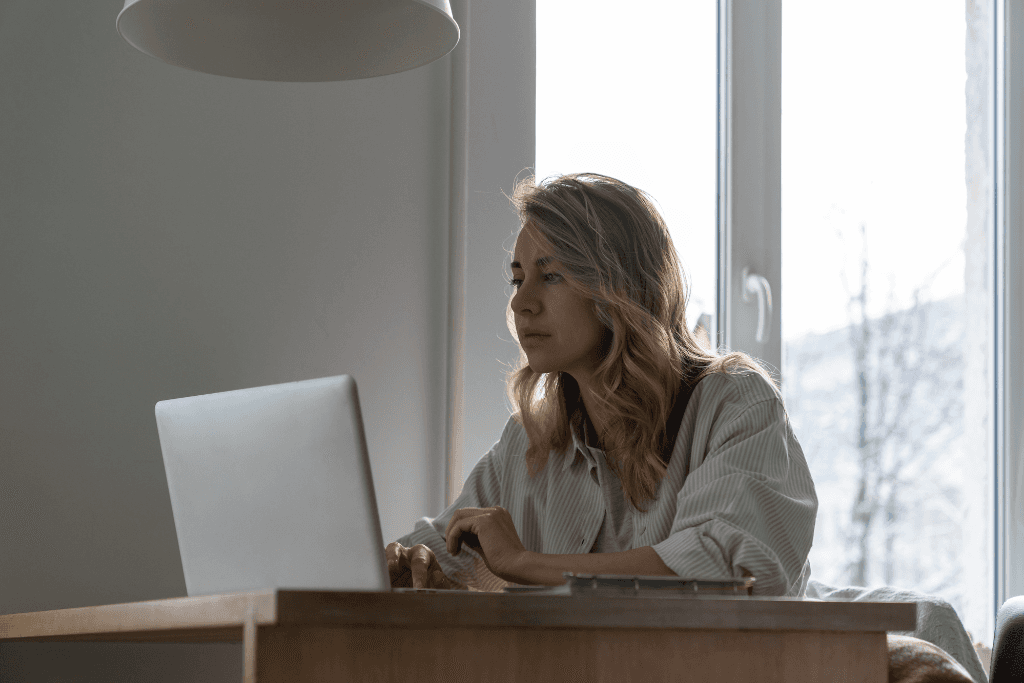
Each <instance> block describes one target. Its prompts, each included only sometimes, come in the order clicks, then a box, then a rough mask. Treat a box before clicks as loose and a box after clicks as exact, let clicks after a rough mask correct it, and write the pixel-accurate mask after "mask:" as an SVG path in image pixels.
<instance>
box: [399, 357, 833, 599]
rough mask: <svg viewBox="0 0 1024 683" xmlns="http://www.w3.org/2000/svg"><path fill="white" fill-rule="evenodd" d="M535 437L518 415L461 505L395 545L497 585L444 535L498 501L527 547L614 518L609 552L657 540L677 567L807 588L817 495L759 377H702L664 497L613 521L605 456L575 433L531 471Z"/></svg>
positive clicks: (563, 542)
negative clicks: (466, 515) (462, 513)
mask: <svg viewBox="0 0 1024 683" xmlns="http://www.w3.org/2000/svg"><path fill="white" fill-rule="evenodd" d="M528 445H529V441H528V439H527V436H526V431H525V430H524V429H523V427H522V425H520V424H519V423H518V422H516V421H515V419H511V418H510V419H509V421H508V423H507V424H506V425H505V429H504V430H503V431H502V434H501V438H500V439H499V440H498V442H497V443H496V444H494V446H493V447H492V448H491V450H490V451H489V452H488V453H487V454H486V455H484V457H483V458H481V459H480V462H478V463H477V464H476V466H475V467H474V468H473V471H472V472H471V473H470V475H469V477H468V478H467V479H466V482H465V484H464V485H463V487H462V492H461V493H460V494H459V497H458V498H457V499H456V500H455V502H453V503H452V505H451V506H450V507H448V509H446V510H445V511H444V512H442V513H441V514H440V515H439V516H437V517H435V518H433V519H430V518H423V519H421V520H419V521H418V522H416V525H415V528H414V530H413V531H412V533H410V534H407V535H405V536H403V537H402V538H400V539H398V542H399V543H401V544H402V545H404V546H406V547H411V546H413V545H416V544H418V543H422V544H424V545H426V546H427V547H429V548H430V549H431V550H432V551H433V552H434V555H435V556H436V557H437V561H438V563H439V564H440V565H441V568H442V570H444V572H445V574H446V575H448V576H449V577H451V578H452V579H455V580H456V581H459V582H461V583H464V584H466V585H468V586H470V587H472V588H477V589H480V590H498V589H500V588H501V587H502V586H505V585H508V584H507V583H506V582H505V581H503V580H501V579H500V578H498V577H497V576H495V575H494V574H492V573H491V572H490V571H489V570H488V569H487V567H486V566H485V565H484V563H483V561H482V560H481V559H480V557H479V556H478V555H477V554H476V553H474V552H473V551H472V550H470V549H468V548H466V547H465V546H463V552H460V553H459V556H458V557H453V556H452V555H451V554H449V553H448V551H447V549H446V547H445V539H444V532H445V529H446V528H447V526H448V522H449V521H450V520H451V517H452V514H453V513H454V512H455V510H458V509H459V508H464V507H478V508H483V507H494V506H501V507H503V508H505V509H506V510H508V512H509V514H510V515H511V517H512V521H513V522H514V524H515V527H516V531H517V532H518V534H519V538H520V540H521V541H522V543H523V546H524V547H525V548H526V549H527V550H530V551H534V552H540V553H549V554H571V553H588V552H590V551H591V550H592V549H593V548H594V544H595V540H596V539H597V537H598V532H599V531H600V530H601V529H602V525H603V524H610V525H611V526H610V527H605V529H604V534H602V544H603V549H608V548H617V549H621V550H628V549H632V548H641V547H644V546H651V547H652V548H653V549H654V550H655V552H657V554H658V556H659V557H660V558H661V559H662V561H663V562H664V563H665V565H666V566H668V567H669V569H671V570H672V571H673V572H675V573H676V574H677V575H678V576H682V577H686V578H720V577H736V578H740V577H742V576H744V575H753V576H754V577H755V579H756V581H755V583H754V593H755V594H759V595H790V596H802V595H803V594H804V590H805V588H806V585H807V579H808V578H809V576H810V565H809V564H808V562H807V554H808V552H809V551H810V549H811V539H812V537H813V535H814V517H815V514H816V512H817V509H818V499H817V496H816V495H815V492H814V483H813V482H812V481H811V474H810V471H809V470H808V468H807V462H806V460H805V459H804V454H803V451H802V450H801V448H800V444H799V443H798V442H797V440H796V436H795V435H794V434H793V430H792V429H791V428H790V424H789V420H788V418H787V416H786V412H785V408H784V407H783V405H782V400H781V399H780V398H779V396H778V394H777V393H776V392H775V390H774V388H773V387H772V386H771V385H770V384H769V383H768V382H767V380H765V379H764V378H763V377H762V376H760V375H758V374H756V373H753V372H742V373H728V374H726V373H713V374H710V375H708V376H706V377H705V378H704V379H702V380H701V381H700V382H699V383H698V384H697V386H696V388H695V389H694V391H693V395H692V396H691V398H690V401H689V404H688V405H687V407H686V411H685V412H684V413H683V419H682V424H681V425H680V428H679V433H678V435H677V437H676V441H675V445H674V447H673V450H672V458H671V460H670V461H669V465H668V472H667V474H666V476H665V478H664V479H663V480H662V481H661V483H660V484H659V487H658V491H657V498H656V500H655V501H654V502H653V503H648V504H647V505H646V508H647V509H646V510H645V511H638V510H637V509H635V508H634V507H633V506H631V505H628V503H627V504H626V506H625V509H626V512H625V515H626V518H628V521H624V523H622V524H620V525H619V527H617V528H616V527H615V524H616V522H615V521H614V520H611V521H608V520H606V513H607V507H608V501H609V498H608V497H607V496H606V494H605V491H606V490H607V488H608V486H606V485H604V484H605V482H607V484H608V485H611V482H610V480H608V479H607V477H606V478H605V479H604V480H603V481H602V479H601V476H598V477H595V476H594V475H592V474H591V470H592V469H594V468H596V469H598V470H599V471H600V469H601V468H600V465H601V463H599V462H598V460H597V455H596V454H594V453H591V452H589V450H588V449H589V447H588V445H587V444H586V443H584V442H583V441H582V440H581V439H580V438H579V436H578V435H575V434H574V435H573V443H572V445H571V446H570V447H569V448H568V449H567V450H566V451H565V452H561V453H558V452H554V451H553V452H552V453H550V454H549V457H548V462H547V464H546V465H545V466H544V468H543V469H542V470H541V471H540V472H538V473H537V474H536V475H535V476H533V477H531V476H530V474H529V472H528V471H527V465H526V458H525V456H526V449H527V447H528ZM600 455H602V456H603V454H600ZM602 459H603V458H602ZM604 468H605V469H607V463H604ZM608 473H610V470H608ZM603 474H604V473H602V475H603ZM615 484H616V485H618V486H620V487H621V484H620V483H619V482H615ZM613 516H614V515H612V516H609V519H611V517H613ZM627 532H628V534H627ZM623 535H628V537H629V542H628V544H627V545H626V546H625V547H623V546H622V545H621V544H620V543H619V540H620V539H622V538H623Z"/></svg>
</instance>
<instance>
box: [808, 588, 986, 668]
mask: <svg viewBox="0 0 1024 683" xmlns="http://www.w3.org/2000/svg"><path fill="white" fill-rule="evenodd" d="M807 597H808V598H817V599H819V600H853V601H860V602H916V603H917V628H916V629H915V630H914V631H893V632H891V633H890V634H889V635H890V638H889V657H890V677H891V676H892V673H893V665H894V664H896V663H899V662H900V661H904V660H906V659H907V658H908V653H913V652H914V648H913V644H912V643H911V642H910V641H908V640H906V639H905V638H900V636H904V637H911V638H918V639H920V640H924V641H927V642H929V643H932V644H933V645H935V646H937V647H938V648H940V649H941V650H943V651H945V652H946V653H948V654H949V655H950V656H951V657H952V658H953V659H954V660H955V661H956V662H957V663H958V664H960V665H961V666H962V667H963V668H964V669H965V670H966V672H967V674H968V675H970V677H971V678H972V679H973V680H974V683H988V677H987V676H986V675H985V669H984V667H982V665H981V660H980V659H979V658H978V653H977V652H975V650H974V645H973V644H972V643H971V639H970V637H969V636H968V635H967V631H966V630H965V629H964V625H963V624H962V623H961V622H960V617H958V616H957V614H956V610H954V609H953V608H952V606H950V604H949V603H948V602H946V601H945V600H943V599H942V598H938V597H935V596H932V595H925V594H923V593H918V592H916V591H910V590H903V589H900V588H893V587H892V586H882V587H880V588H862V587H859V586H849V587H845V588H839V587H836V586H828V585H826V584H823V583H821V582H820V581H816V580H814V579H811V580H810V581H808V582H807ZM892 636H897V637H896V638H893V637H892ZM918 649H920V648H918ZM901 658H902V660H901Z"/></svg>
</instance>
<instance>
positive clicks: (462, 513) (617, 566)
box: [445, 507, 675, 586]
mask: <svg viewBox="0 0 1024 683" xmlns="http://www.w3.org/2000/svg"><path fill="white" fill-rule="evenodd" d="M445 542H446V546H445V549H446V550H447V551H448V552H449V553H451V554H452V555H453V556H458V555H460V553H461V547H462V546H463V545H466V546H469V547H471V548H473V550H475V551H477V552H478V553H480V555H481V556H482V557H483V558H484V562H486V563H487V568H488V569H489V570H490V571H491V572H492V573H493V574H494V575H495V576H497V577H499V578H501V579H504V580H505V581H511V582H512V583H520V584H526V585H536V584H540V585H547V586H557V585H559V584H561V583H565V579H564V578H563V577H562V572H575V573H577V574H630V575H635V576H675V572H673V571H672V570H671V569H669V567H668V565H666V564H665V563H664V562H663V561H662V559H661V557H659V556H658V553H656V552H655V551H654V548H651V547H650V546H647V547H643V548H634V549H633V550H627V551H625V552H620V553H588V554H569V555H554V554H545V553H538V552H533V551H529V550H526V549H525V548H524V547H523V544H522V542H521V541H520V539H519V535H518V534H517V532H516V528H515V525H514V524H513V522H512V517H511V515H509V513H508V511H507V510H505V509H504V508H502V507H491V508H463V509H461V510H457V511H456V512H455V514H454V515H453V516H452V520H451V522H449V523H448V528H447V529H446V530H445Z"/></svg>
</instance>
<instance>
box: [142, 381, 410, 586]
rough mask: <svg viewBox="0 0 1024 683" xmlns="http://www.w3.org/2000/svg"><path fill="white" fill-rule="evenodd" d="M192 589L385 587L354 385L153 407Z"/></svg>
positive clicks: (280, 388) (282, 387) (318, 384)
mask: <svg viewBox="0 0 1024 683" xmlns="http://www.w3.org/2000/svg"><path fill="white" fill-rule="evenodd" d="M156 423H157V429H158V431H159V433H160V447H161V449H162V450H163V457H164V468H165V469H166V471H167V486H168V488H169V489H170V494H171V508H172V510H173V512H174V526H175V529H176V531H177V535H178V546H179V550H180V552H181V565H182V568H183V569H184V572H185V586H186V587H187V589H188V594H189V595H208V594H211V593H227V592H234V591H242V590H253V589H272V588H297V589H322V590H390V580H389V578H388V571H387V564H386V561H385V559H384V543H383V539H382V537H381V529H380V518H379V516H378V512H377V501H376V496H375V494H374V488H373V478H372V476H371V474H370V460H369V456H368V453H367V450H366V436H365V434H364V432H363V421H362V416H361V414H360V412H359V397H358V394H357V392H356V383H355V380H353V379H352V378H351V377H349V376H348V375H341V376H338V377H327V378H324V379H314V380H308V381H303V382H292V383H289V384H278V385H273V386H266V387H257V388H254V389H242V390H239V391H228V392H224V393H220V394H208V395H205V396H193V397H191V398H179V399H174V400H170V401H160V402H159V403H157V404H156Z"/></svg>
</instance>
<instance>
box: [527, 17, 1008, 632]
mask: <svg viewBox="0 0 1024 683" xmlns="http://www.w3.org/2000/svg"><path fill="white" fill-rule="evenodd" d="M995 4H996V3H994V2H988V1H986V0H965V2H943V3H935V2H929V1H926V0H900V1H899V2H895V3H893V2H882V1H878V0H872V1H871V2H864V3H845V4H843V3H839V4H837V3H827V2H826V3H822V2H814V1H813V0H781V21H780V20H779V16H780V12H779V9H778V8H779V6H780V0H767V1H766V2H765V3H763V4H762V3H757V2H745V3H740V2H729V1H728V0H720V2H719V3H717V7H716V3H713V2H686V3H679V2H669V1H667V0H645V1H643V2H638V3H633V4H632V5H630V7H629V9H628V11H623V6H622V5H621V3H611V2H595V3H589V4H588V6H587V10H586V11H585V12H583V11H580V9H579V5H578V3H570V2H568V1H567V0H537V20H538V26H537V173H538V175H539V176H541V177H543V176H546V175H550V174H554V173H564V172H572V171H597V172H601V173H605V174H608V175H613V176H617V177H619V178H621V179H622V180H625V181H627V182H630V183H633V184H635V185H637V186H639V187H641V188H643V189H645V190H647V191H648V192H650V193H651V194H652V195H653V196H654V197H655V198H656V199H657V200H658V202H659V203H660V204H661V206H662V208H663V209H664V213H665V216H666V218H667V219H668V223H669V226H670V228H671V229H672V231H673V237H674V240H675V242H676V246H677V248H678V250H679V252H680V255H681V257H682V260H683V263H684V266H685V267H686V268H687V270H688V272H689V274H690V276H691V279H692V281H693V289H694V297H693V300H692V301H691V305H690V308H689V311H688V319H689V321H690V324H691V325H693V324H694V323H695V322H696V320H697V316H698V315H700V314H702V313H710V312H712V311H715V310H717V311H719V312H720V313H721V315H720V316H719V317H720V318H721V319H720V320H719V321H718V330H719V332H720V334H719V336H718V341H719V342H720V343H726V344H729V345H731V346H732V347H733V348H736V349H740V350H744V351H748V352H750V353H752V354H753V355H756V356H758V357H759V358H761V359H762V360H763V361H765V362H766V363H767V364H768V365H769V366H770V368H771V369H772V370H773V371H774V372H776V374H777V376H778V377H779V379H780V381H781V383H782V386H783V391H784V394H785V398H786V401H787V405H788V409H789V411H790V414H791V418H792V420H793V423H794V426H795V429H796V432H797V435H798V437H799V439H800V441H801V443H802V444H803V447H804V450H805V453H806V456H807V459H808V461H809V464H810V466H811V469H812V472H813V474H814V477H815V481H816V483H817V486H818V492H819V498H820V511H819V516H818V520H817V527H816V532H815V542H814V547H813V549H812V552H811V562H812V567H813V578H817V579H819V580H821V581H823V582H826V583H830V584H839V585H851V584H862V585H879V584H891V585H897V586H901V587H906V588H912V589H916V590H919V591H922V592H925V593H930V594H937V595H941V596H943V597H945V598H946V599H947V600H948V601H949V602H950V603H951V604H952V605H953V606H954V607H955V608H956V609H957V611H958V613H959V614H960V616H961V618H962V619H963V621H964V623H965V625H966V627H967V629H968V630H970V631H971V632H972V634H973V636H974V638H975V639H976V640H980V641H983V642H988V641H990V640H991V633H992V615H993V606H994V595H995V589H994V585H993V574H994V562H995V559H994V558H995V557H996V548H995V547H994V538H995V534H994V532H993V524H994V522H993V512H994V510H995V509H996V501H995V500H994V498H995V494H994V491H995V488H994V486H993V477H994V463H995V462H996V458H995V457H994V454H995V452H996V441H997V439H996V436H995V435H996V434H997V431H996V430H997V424H996V414H995V413H996V410H995V408H996V407H997V406H998V403H997V402H996V400H995V396H996V389H997V387H996V382H995V379H994V378H995V376H996V374H995V373H996V372H997V371H998V368H999V363H998V362H997V361H998V359H997V358H996V357H995V353H996V352H997V350H998V348H999V346H998V344H996V339H995V332H994V330H995V329H996V321H995V320H994V317H995V316H994V312H995V311H997V310H998V309H997V308H996V303H997V302H996V294H997V292H995V291H994V284H993V283H994V282H996V281H997V280H996V278H995V277H994V272H995V271H996V262H995V259H996V257H997V255H998V253H999V252H998V250H997V248H996V246H995V245H996V243H997V240H996V237H995V232H996V231H995V226H996V216H995V215H994V209H993V207H994V205H995V204H994V197H995V191H996V187H995V185H996V183H995V180H994V178H995V173H996V172H995V170H994V168H995V161H994V159H993V150H994V149H995V148H996V145H995V140H996V137H997V135H996V132H997V131H995V130H994V126H993V120H994V118H995V114H994V111H993V109H994V105H993V102H994V101H995V98H994V94H993V93H994V83H995V78H996V74H995V67H994V64H995V57H994V55H995V53H996V50H995V48H994V46H993V40H994V39H995V38H994V36H996V35H997V31H996V30H995V29H994V27H995V17H994V12H995V9H994V6H995ZM773 7H774V9H772V8H773ZM766 8H768V9H766ZM716 12H718V14H717V15H716ZM780 25H781V28H780ZM719 31H720V32H721V33H720V34H716V32H719ZM773 31H775V33H774V34H772V32H773ZM780 35H781V38H780V37H779V36H780ZM716 46H717V47H716ZM716 49H717V50H718V51H717V53H716ZM780 53H781V55H780ZM716 58H717V60H718V61H717V62H716ZM773 60H775V61H774V62H773ZM780 63H781V78H779V77H778V74H779V73H780V71H779V70H778V69H779V67H778V66H777V65H778V64H780ZM737 64H739V65H742V66H739V67H737V66H736V65H737ZM773 64H774V65H775V66H773ZM716 66H717V67H718V68H719V71H720V73H721V74H723V76H722V78H721V79H720V80H717V81H716V75H715V72H716ZM733 67H735V68H739V69H741V70H742V72H733V73H731V74H730V73H729V69H730V68H733ZM751 68H753V69H754V70H756V69H763V70H764V71H763V73H759V74H757V75H755V76H754V77H751V76H750V73H752V71H751ZM773 69H775V71H773ZM780 82H781V88H780V86H779V83H780ZM716 83H717V90H716ZM773 88H774V91H773ZM780 89H781V95H780V94H779V91H780ZM773 92H774V94H773ZM716 98H717V99H716ZM716 101H717V103H718V107H717V110H716ZM780 112H781V114H780ZM719 114H721V118H720V119H718V120H719V121H720V124H719V125H717V126H716V123H715V121H716V116H718V115H719ZM780 115H781V128H780V126H779V124H778V121H779V117H780ZM1011 123H1012V122H1011ZM716 145H717V147H716ZM716 149H717V150H718V151H717V153H716ZM730 165H731V166H730ZM716 174H717V178H718V181H717V184H716ZM751 178H753V179H754V180H753V181H751ZM758 178H760V179H761V180H758ZM780 182H781V191H780V190H779V184H780ZM716 189H717V191H718V192H719V194H720V196H721V203H720V204H719V205H718V211H717V213H716V211H715V202H716V196H715V192H716ZM773 202H774V203H773ZM780 204H781V210H780V209H779V208H778V207H779V206H780ZM773 212H774V214H773ZM773 215H774V219H772V218H771V216H773ZM765 216H768V217H769V218H768V219H763V218H764V217H765ZM780 224H781V228H780V227H779V225H780ZM780 232H781V238H779V237H778V235H779V234H780ZM766 235H767V237H766ZM716 236H717V240H718V241H717V243H716ZM716 244H717V245H718V246H719V247H720V248H719V250H718V251H717V252H716ZM751 245H756V247H752V246H751ZM743 249H747V252H746V253H745V254H744V253H743ZM737 254H743V255H742V256H739V257H737V256H736V255H737ZM751 254H753V255H756V259H761V262H759V263H758V262H753V261H751V262H749V263H748V262H747V261H745V260H744V259H748V258H749V259H754V256H751ZM716 264H718V267H717V270H716ZM747 267H750V268H752V269H753V270H755V271H758V272H760V273H761V274H764V275H765V276H766V277H767V278H768V280H769V281H770V284H771V287H772V289H773V293H774V297H773V303H774V307H773V311H774V316H775V318H774V321H773V322H772V323H771V326H769V329H768V332H769V333H770V334H768V335H767V337H768V338H769V339H768V341H766V342H765V344H763V345H762V344H759V343H754V342H753V341H752V340H753V339H754V335H753V330H754V328H755V327H756V325H755V323H753V322H751V320H754V321H756V319H757V308H756V306H755V305H748V304H743V303H741V299H740V298H739V289H740V287H741V286H742V284H743V283H742V282H741V278H740V272H741V270H742V269H745V268H747ZM780 273H781V275H780ZM726 301H728V302H731V303H729V305H724V302H726ZM748 331H749V332H750V334H747V332H748ZM772 332H774V336H773V334H771V333H772ZM780 342H781V343H780ZM1014 471H1017V470H1014Z"/></svg>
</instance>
